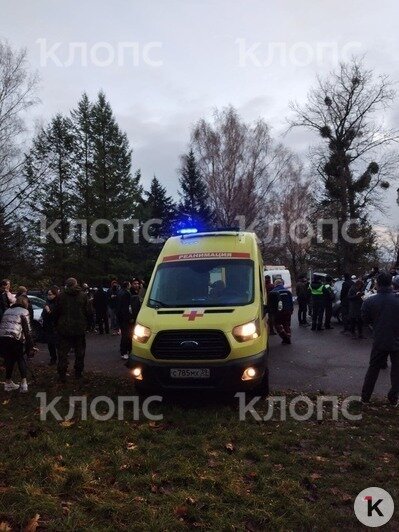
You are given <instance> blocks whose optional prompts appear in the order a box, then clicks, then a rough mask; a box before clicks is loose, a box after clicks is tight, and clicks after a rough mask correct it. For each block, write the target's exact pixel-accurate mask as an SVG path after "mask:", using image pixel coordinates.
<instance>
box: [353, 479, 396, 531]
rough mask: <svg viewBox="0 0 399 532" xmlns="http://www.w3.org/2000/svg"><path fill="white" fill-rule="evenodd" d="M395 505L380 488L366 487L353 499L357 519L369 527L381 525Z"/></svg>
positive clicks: (387, 518) (386, 521)
mask: <svg viewBox="0 0 399 532" xmlns="http://www.w3.org/2000/svg"><path fill="white" fill-rule="evenodd" d="M394 509H395V505H394V502H393V499H392V497H391V496H390V494H389V493H388V492H387V491H385V490H383V489H382V488H376V487H372V488H366V489H365V490H363V491H361V492H360V493H359V495H358V496H357V497H356V499H355V504H354V510H355V514H356V517H357V518H358V519H359V521H360V522H361V523H362V524H363V525H365V526H369V527H378V526H383V525H385V524H386V523H388V521H389V520H390V519H391V517H392V515H393V512H394Z"/></svg>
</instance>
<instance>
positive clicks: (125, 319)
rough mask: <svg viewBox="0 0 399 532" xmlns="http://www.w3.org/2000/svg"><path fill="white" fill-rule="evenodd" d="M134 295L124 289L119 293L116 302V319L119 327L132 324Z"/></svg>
mask: <svg viewBox="0 0 399 532" xmlns="http://www.w3.org/2000/svg"><path fill="white" fill-rule="evenodd" d="M131 305H132V295H131V293H130V292H129V290H125V289H122V290H120V291H119V292H118V298H117V302H116V310H115V311H116V317H117V319H118V322H119V325H126V324H128V323H131V322H132V318H133V315H132V309H131Z"/></svg>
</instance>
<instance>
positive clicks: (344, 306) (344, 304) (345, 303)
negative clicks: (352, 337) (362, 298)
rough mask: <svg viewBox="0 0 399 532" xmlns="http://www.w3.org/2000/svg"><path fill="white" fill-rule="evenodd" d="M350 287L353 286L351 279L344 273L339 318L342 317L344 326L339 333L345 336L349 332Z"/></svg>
mask: <svg viewBox="0 0 399 532" xmlns="http://www.w3.org/2000/svg"><path fill="white" fill-rule="evenodd" d="M352 286H353V281H352V279H351V276H350V274H349V273H345V274H344V282H343V283H342V287H341V294H340V301H341V316H342V323H343V324H344V330H343V331H341V332H342V334H345V333H347V332H349V331H350V322H349V299H348V294H349V290H350V289H351V288H352Z"/></svg>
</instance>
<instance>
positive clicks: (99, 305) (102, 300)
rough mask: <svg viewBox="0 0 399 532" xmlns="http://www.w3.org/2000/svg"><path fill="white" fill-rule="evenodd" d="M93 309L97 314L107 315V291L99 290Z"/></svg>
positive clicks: (94, 299)
mask: <svg viewBox="0 0 399 532" xmlns="http://www.w3.org/2000/svg"><path fill="white" fill-rule="evenodd" d="M93 307H94V310H95V312H96V314H106V312H107V307H108V296H107V292H105V290H103V289H102V288H99V289H98V290H97V292H95V294H94V297H93Z"/></svg>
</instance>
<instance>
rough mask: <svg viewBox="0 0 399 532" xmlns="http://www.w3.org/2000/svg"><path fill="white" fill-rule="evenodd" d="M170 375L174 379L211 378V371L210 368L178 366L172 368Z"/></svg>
mask: <svg viewBox="0 0 399 532" xmlns="http://www.w3.org/2000/svg"><path fill="white" fill-rule="evenodd" d="M170 376H171V377H172V379H209V378H210V376H211V372H210V370H209V369H208V368H206V369H205V368H201V369H194V368H190V369H187V368H177V369H171V370H170Z"/></svg>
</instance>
